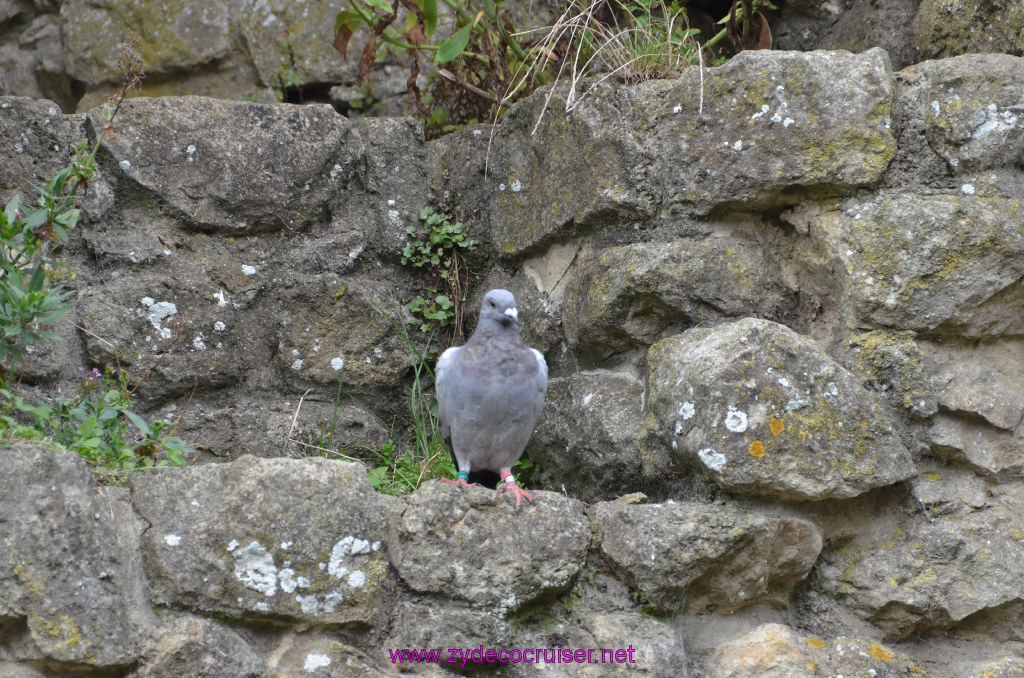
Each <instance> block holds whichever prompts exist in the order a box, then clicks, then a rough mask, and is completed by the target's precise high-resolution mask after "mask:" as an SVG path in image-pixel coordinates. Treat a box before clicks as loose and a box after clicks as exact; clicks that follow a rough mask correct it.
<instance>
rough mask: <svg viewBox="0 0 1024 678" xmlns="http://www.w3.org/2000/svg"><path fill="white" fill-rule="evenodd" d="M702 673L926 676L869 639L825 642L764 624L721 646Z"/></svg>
mask: <svg viewBox="0 0 1024 678" xmlns="http://www.w3.org/2000/svg"><path fill="white" fill-rule="evenodd" d="M705 668H706V671H707V673H706V675H708V676H715V678H747V676H757V678H814V677H815V676H842V675H846V676H872V677H873V678H874V677H877V678H896V677H897V676H904V675H914V676H920V677H921V678H927V676H928V673H927V672H926V671H924V670H923V669H921V667H920V666H918V665H917V664H916V663H915V662H914V661H913V659H911V658H910V657H907V656H906V655H904V654H900V653H898V652H895V651H893V650H890V649H888V648H887V647H885V646H884V645H880V644H878V643H875V642H872V641H871V640H866V639H862V638H849V637H843V636H839V637H836V638H829V639H827V640H826V639H822V638H819V637H818V636H808V635H807V634H804V633H799V632H797V631H794V630H793V629H791V628H789V627H787V626H783V625H782V624H763V625H761V626H759V627H757V628H756V629H754V630H753V631H751V632H750V633H748V634H746V635H744V636H741V637H739V638H737V639H736V640H734V641H732V642H729V643H727V644H725V645H723V646H722V647H721V648H719V649H718V650H717V651H716V652H715V653H714V654H713V655H712V656H711V658H710V659H709V660H708V662H707V664H706V666H705Z"/></svg>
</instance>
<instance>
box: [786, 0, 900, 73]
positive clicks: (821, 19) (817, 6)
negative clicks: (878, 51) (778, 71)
mask: <svg viewBox="0 0 1024 678" xmlns="http://www.w3.org/2000/svg"><path fill="white" fill-rule="evenodd" d="M918 4H920V0H890V1H889V2H885V3H881V4H879V3H873V2H870V0H789V1H788V2H787V3H785V4H784V5H781V9H782V12H781V14H780V16H779V18H778V19H776V20H775V21H773V22H772V24H771V30H772V46H773V47H774V48H775V49H795V50H799V51H801V52H807V51H810V50H815V49H846V50H849V51H851V52H864V51H866V50H868V49H870V48H872V47H881V48H882V49H884V50H885V51H886V52H888V53H889V58H890V59H892V64H893V67H894V68H903V67H905V66H909V65H910V64H912V63H915V62H917V61H918V58H917V47H915V46H914V44H913V41H912V39H911V35H910V33H909V31H908V30H906V26H908V25H909V24H910V22H912V21H913V19H914V16H915V15H916V14H917V9H918Z"/></svg>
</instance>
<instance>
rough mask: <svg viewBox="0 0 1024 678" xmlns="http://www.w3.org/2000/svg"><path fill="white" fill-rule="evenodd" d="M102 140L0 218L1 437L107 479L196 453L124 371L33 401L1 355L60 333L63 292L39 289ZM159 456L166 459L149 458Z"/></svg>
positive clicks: (122, 67)
mask: <svg viewBox="0 0 1024 678" xmlns="http://www.w3.org/2000/svg"><path fill="white" fill-rule="evenodd" d="M134 45H135V41H134V39H133V38H132V37H130V38H129V39H128V40H126V41H125V43H124V46H123V48H122V50H121V53H120V54H119V56H118V61H117V69H118V71H119V72H120V73H121V74H122V76H123V78H124V82H123V86H122V88H121V92H120V93H119V94H117V95H114V96H112V97H111V98H110V100H109V101H108V102H107V104H106V105H104V107H103V109H102V110H101V117H102V120H103V134H106V135H111V134H113V133H114V132H113V122H114V119H115V118H116V117H117V113H118V111H119V110H120V107H121V103H122V102H123V101H124V98H125V96H127V94H128V92H129V91H130V90H131V89H133V88H134V87H135V86H136V85H137V84H138V83H139V81H140V80H141V79H142V77H144V75H145V74H144V73H143V72H142V58H141V56H140V55H139V54H138V53H137V52H136V51H135V49H134ZM102 142H103V136H102V135H101V136H100V137H99V138H98V139H97V140H96V143H95V144H94V145H93V147H92V149H91V150H90V148H89V142H88V141H87V140H85V141H82V143H81V144H79V145H78V146H75V147H74V151H75V156H74V157H73V158H72V160H71V162H70V163H69V164H68V165H67V166H66V167H65V168H64V169H62V170H61V171H60V172H58V173H57V175H56V176H55V177H54V178H53V179H51V180H50V181H48V182H46V183H45V184H44V185H43V186H41V187H39V189H38V190H39V199H38V201H37V207H36V208H34V209H32V208H26V207H24V206H23V205H22V204H21V200H20V198H19V196H15V197H14V198H13V199H12V200H11V201H10V202H8V204H7V206H6V207H5V208H4V211H3V213H2V214H0V443H3V442H10V441H11V440H15V439H26V438H27V439H32V440H42V441H46V442H48V443H49V444H52V445H55V446H58V447H61V448H64V449H68V450H73V451H76V452H78V453H79V454H80V455H82V457H83V458H85V459H86V460H87V461H88V462H89V463H90V464H92V466H93V468H94V470H95V471H96V473H97V474H98V475H100V476H101V478H104V479H106V478H111V477H114V478H117V477H121V476H122V475H123V474H124V473H126V472H128V471H132V470H136V469H141V468H150V467H152V466H161V465H164V464H173V465H183V464H184V463H185V462H184V460H183V459H182V457H181V455H182V454H183V453H186V452H194V450H192V448H190V447H189V446H188V445H186V444H185V443H184V442H182V440H181V439H180V438H177V437H176V436H174V432H175V430H176V428H177V424H167V423H166V422H163V421H161V420H156V421H154V422H153V423H152V424H149V423H146V421H145V420H144V419H143V418H142V417H140V416H139V415H137V414H135V413H134V412H133V411H132V410H131V395H132V393H133V392H134V390H135V389H131V390H129V388H128V375H127V374H125V373H124V372H123V371H122V370H120V369H114V368H110V367H108V368H107V369H106V370H105V371H104V372H102V373H101V372H100V371H99V370H98V369H96V368H93V370H92V371H91V372H89V373H88V374H85V370H84V368H81V371H82V373H83V379H82V380H81V381H80V382H79V384H78V386H77V388H76V395H75V397H74V398H71V399H67V398H65V397H64V396H63V395H61V396H60V397H58V398H57V400H56V401H55V402H53V403H51V404H33V403H30V402H28V401H26V400H25V399H24V398H23V397H22V396H21V395H18V394H17V393H15V392H13V391H12V390H11V387H10V384H9V379H8V371H7V370H6V369H5V368H4V366H3V361H4V360H5V359H6V358H7V357H8V356H10V357H11V359H12V361H22V362H23V354H22V349H24V348H25V347H27V346H30V345H32V344H34V343H36V342H38V341H39V340H41V339H44V338H57V339H59V337H58V336H57V335H55V334H53V333H51V332H49V331H47V330H45V329H43V327H45V326H48V325H50V324H52V323H54V322H56V321H57V320H59V319H60V318H61V317H62V316H63V315H64V314H65V313H66V312H67V310H68V299H69V297H70V296H71V293H70V292H65V291H64V290H63V289H62V288H61V287H53V288H50V287H47V285H46V281H47V278H48V277H54V278H57V277H61V276H68V277H73V273H69V272H68V269H67V268H66V267H62V266H61V265H60V264H58V262H55V261H53V260H50V259H48V258H47V255H48V254H49V252H50V250H51V248H52V247H54V246H59V245H61V244H65V243H66V242H67V232H68V231H69V230H71V229H73V228H75V227H76V226H77V224H78V218H79V210H78V208H77V204H78V201H79V197H80V196H79V193H78V191H79V189H80V188H87V187H88V182H89V180H90V179H91V178H92V175H93V172H94V171H95V170H96V153H97V151H98V150H99V148H100V145H101V144H102ZM135 388H138V385H136V387H135ZM27 421H29V422H30V423H26V422H27ZM129 425H131V426H132V427H133V429H134V430H133V431H130V429H129ZM159 452H163V454H164V456H165V459H162V460H160V461H156V459H155V456H156V455H157V454H158V453H159Z"/></svg>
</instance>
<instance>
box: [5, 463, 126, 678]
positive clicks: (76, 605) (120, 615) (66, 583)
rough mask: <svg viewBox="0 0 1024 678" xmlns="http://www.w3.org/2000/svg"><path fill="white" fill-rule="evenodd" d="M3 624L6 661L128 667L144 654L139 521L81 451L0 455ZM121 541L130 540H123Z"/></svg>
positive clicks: (94, 666) (92, 666) (93, 666)
mask: <svg viewBox="0 0 1024 678" xmlns="http://www.w3.org/2000/svg"><path fill="white" fill-rule="evenodd" d="M0 458H2V459H3V464H4V468H5V469H6V472H5V473H4V474H3V476H2V478H0V543H2V545H3V549H2V551H0V627H2V626H8V628H9V629H11V630H9V631H8V632H7V634H5V635H7V636H8V638H9V639H10V640H9V641H8V643H9V645H8V646H7V648H6V650H7V651H6V652H5V653H4V654H7V655H9V656H8V657H6V658H8V659H16V660H21V661H30V662H41V661H53V662H61V663H67V664H69V665H74V664H79V665H83V666H88V667H91V668H97V669H98V668H122V667H126V666H129V665H131V664H133V663H134V662H135V661H136V660H137V659H138V658H139V656H140V653H141V645H142V643H143V642H144V640H145V636H144V635H143V634H142V633H141V632H140V631H141V629H139V628H138V622H139V619H140V617H142V616H143V613H144V612H145V610H140V609H139V608H138V607H137V606H138V605H140V604H143V605H144V604H145V598H144V597H142V598H140V597H138V596H134V595H133V593H134V591H135V589H136V587H137V585H138V576H139V572H138V571H136V570H133V569H132V568H131V567H130V566H131V565H132V564H133V563H132V562H131V557H130V556H131V550H130V549H131V546H132V543H131V542H132V541H133V540H137V539H138V537H137V535H133V534H132V531H133V530H137V529H138V528H137V527H135V517H134V516H133V515H132V514H131V512H130V509H129V510H127V511H126V510H125V509H126V508H127V507H126V506H125V504H124V502H123V501H122V500H121V499H120V498H119V496H118V495H119V494H120V493H116V492H115V491H114V490H111V489H109V488H108V489H106V490H105V491H103V492H98V491H97V487H96V484H95V483H94V482H93V479H92V476H91V474H90V472H89V467H88V466H87V465H86V464H85V462H84V461H83V460H82V458H81V457H80V456H79V455H78V454H76V453H74V452H59V453H54V452H52V451H50V450H48V449H46V448H44V447H41V446H39V445H34V444H30V443H19V444H15V445H14V446H12V447H3V448H0ZM122 539H123V541H122Z"/></svg>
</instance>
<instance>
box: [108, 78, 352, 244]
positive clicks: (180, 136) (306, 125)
mask: <svg viewBox="0 0 1024 678" xmlns="http://www.w3.org/2000/svg"><path fill="white" fill-rule="evenodd" d="M209 105H210V106H212V108H209V107H207V106H204V107H203V109H202V110H203V115H202V117H199V118H197V117H195V116H194V115H192V114H191V113H192V112H194V110H195V109H194V107H193V106H189V105H187V104H186V103H185V102H182V101H181V100H179V99H176V98H174V97H165V98H161V99H149V100H144V101H128V102H126V103H125V104H124V106H122V110H121V112H119V113H118V119H117V129H118V130H122V129H123V130H124V132H123V133H115V134H114V135H113V136H112V137H109V138H107V139H104V144H103V149H104V152H105V153H108V154H109V155H110V157H111V159H112V160H113V162H114V164H115V165H116V166H117V167H118V169H119V170H120V172H119V173H118V175H117V179H122V178H123V180H127V181H129V182H131V183H134V184H137V185H138V186H139V187H140V188H142V189H145V190H146V191H148V192H150V193H152V194H154V195H158V196H160V198H161V199H162V200H164V201H165V204H166V206H167V207H168V208H170V209H172V210H174V211H176V212H178V213H179V214H180V216H181V217H183V218H184V219H187V220H189V221H191V222H193V223H194V224H195V228H196V229H197V230H201V231H203V232H206V233H210V232H221V233H228V234H231V235H245V234H249V233H259V232H267V231H276V230H279V229H282V228H293V229H297V228H302V227H304V226H306V225H309V224H312V223H318V222H323V221H330V219H331V216H330V212H331V206H330V203H329V200H328V196H330V195H331V193H332V191H331V189H330V187H331V185H332V184H333V183H335V182H338V183H340V184H341V185H343V186H344V185H348V184H349V183H350V182H351V181H352V172H353V165H355V164H356V163H357V162H358V159H359V157H360V155H361V153H360V151H361V146H362V144H361V143H360V140H359V137H358V134H357V133H355V132H354V130H353V129H352V124H351V123H350V122H349V121H348V120H346V119H344V118H342V117H340V116H338V115H337V114H336V113H335V112H334V110H333V109H332V108H330V107H328V106H303V107H298V108H295V107H274V106H266V105H263V104H249V103H234V102H213V101H211V102H209ZM90 119H91V121H92V123H93V125H94V126H95V127H96V128H97V129H98V128H101V127H102V121H101V119H100V116H99V113H98V112H94V113H92V114H91V117H90ZM213 120H217V122H216V123H215V124H218V125H224V126H227V127H237V128H241V129H245V130H247V133H246V134H245V135H240V136H238V137H234V138H232V137H220V136H213V135H210V134H207V133H206V132H207V129H208V125H210V124H211V123H212V122H213ZM143 130H145V131H143ZM157 130H163V132H161V133H158V132H157Z"/></svg>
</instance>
